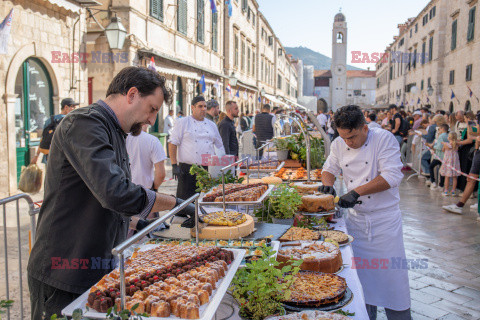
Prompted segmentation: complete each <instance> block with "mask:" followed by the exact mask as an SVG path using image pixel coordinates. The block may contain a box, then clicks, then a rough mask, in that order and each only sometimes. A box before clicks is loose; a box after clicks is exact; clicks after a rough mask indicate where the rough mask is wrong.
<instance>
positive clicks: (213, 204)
mask: <svg viewBox="0 0 480 320" xmlns="http://www.w3.org/2000/svg"><path fill="white" fill-rule="evenodd" d="M274 187H275V186H274V185H268V189H267V190H266V191H265V192H264V193H263V194H262V196H261V197H260V198H258V200H256V201H225V204H226V205H260V204H262V203H263V201H264V200H265V198H266V197H267V196H268V195H269V194H270V192H272V190H273V188H274ZM209 192H210V191H209ZM204 197H205V195H202V196H201V198H200V201H199V205H201V206H205V205H209V206H223V202H204V201H203V198H204Z"/></svg>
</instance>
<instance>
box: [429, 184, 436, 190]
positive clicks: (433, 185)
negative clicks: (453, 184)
mask: <svg viewBox="0 0 480 320" xmlns="http://www.w3.org/2000/svg"><path fill="white" fill-rule="evenodd" d="M430 189H431V190H435V189H437V184H436V183H435V182H434V183H432V184H430Z"/></svg>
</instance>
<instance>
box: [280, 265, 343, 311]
mask: <svg viewBox="0 0 480 320" xmlns="http://www.w3.org/2000/svg"><path fill="white" fill-rule="evenodd" d="M290 291H291V295H290V298H289V299H288V300H285V301H283V302H284V303H286V304H290V305H295V306H302V307H319V306H322V305H325V304H330V303H337V302H338V301H339V300H341V299H342V298H343V296H344V295H345V292H346V291H347V282H346V281H345V279H344V278H342V277H340V276H338V275H336V274H332V273H320V272H313V271H300V272H299V273H297V274H296V275H295V276H294V280H293V284H292V286H291V287H290Z"/></svg>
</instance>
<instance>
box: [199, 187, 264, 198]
mask: <svg viewBox="0 0 480 320" xmlns="http://www.w3.org/2000/svg"><path fill="white" fill-rule="evenodd" d="M267 189H268V185H267V184H266V183H249V184H246V185H243V184H239V183H230V184H226V185H225V195H224V194H223V187H222V186H221V185H220V186H217V187H215V188H213V190H212V191H210V192H208V193H207V194H206V195H205V196H204V197H203V199H202V201H203V202H221V201H223V197H224V196H225V200H227V199H228V201H246V200H243V198H248V201H255V200H257V199H258V198H260V196H261V195H262V194H263V192H265V191H266V190H267Z"/></svg>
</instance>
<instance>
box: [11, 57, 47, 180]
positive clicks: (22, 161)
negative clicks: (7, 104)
mask: <svg viewBox="0 0 480 320" xmlns="http://www.w3.org/2000/svg"><path fill="white" fill-rule="evenodd" d="M15 94H16V95H17V98H16V101H15V143H16V157H17V181H18V179H19V178H20V173H21V170H22V166H26V165H28V164H29V163H30V152H29V150H30V148H32V147H36V146H38V144H39V143H40V139H41V136H42V131H43V126H44V124H45V121H46V120H47V119H48V118H50V116H51V115H53V99H52V98H53V91H52V81H51V79H50V76H49V74H48V71H47V69H46V68H45V65H44V64H43V63H42V62H41V61H40V60H39V59H37V58H28V59H27V60H25V61H24V62H23V64H22V66H21V67H20V68H19V70H18V73H17V77H16V79H15Z"/></svg>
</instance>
